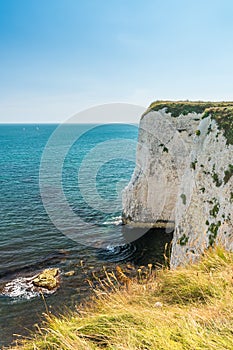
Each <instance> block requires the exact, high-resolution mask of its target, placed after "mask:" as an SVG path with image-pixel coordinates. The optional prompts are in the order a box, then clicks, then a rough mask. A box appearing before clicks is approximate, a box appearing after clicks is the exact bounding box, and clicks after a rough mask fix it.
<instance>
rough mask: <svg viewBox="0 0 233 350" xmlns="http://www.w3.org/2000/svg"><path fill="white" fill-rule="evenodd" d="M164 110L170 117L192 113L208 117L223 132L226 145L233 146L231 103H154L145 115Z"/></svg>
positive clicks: (232, 103) (232, 108)
mask: <svg viewBox="0 0 233 350" xmlns="http://www.w3.org/2000/svg"><path fill="white" fill-rule="evenodd" d="M164 108H166V112H167V113H171V116H172V117H179V115H181V114H183V115H187V114H188V113H193V112H195V113H198V114H199V113H200V114H203V116H202V118H206V117H208V116H210V117H211V119H214V120H215V121H216V122H217V124H218V125H219V128H220V130H223V133H224V136H225V137H226V139H227V143H228V144H233V102H210V101H209V102H204V101H155V102H152V103H151V105H150V106H149V108H148V110H147V111H146V113H148V112H149V111H151V110H153V111H159V110H161V109H164Z"/></svg>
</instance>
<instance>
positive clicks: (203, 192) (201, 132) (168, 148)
mask: <svg viewBox="0 0 233 350" xmlns="http://www.w3.org/2000/svg"><path fill="white" fill-rule="evenodd" d="M136 164H137V166H136V168H135V171H134V174H133V176H132V179H131V181H130V183H129V185H128V186H127V187H126V189H125V190H124V191H123V221H124V223H125V224H130V225H137V226H141V227H151V226H155V227H156V226H157V227H167V229H171V228H173V229H174V238H173V243H172V255H171V266H173V267H175V266H177V265H180V264H184V263H186V262H188V261H190V260H192V261H194V260H196V259H197V258H198V257H199V256H200V254H202V252H203V251H204V249H206V248H207V247H209V246H212V245H213V244H215V242H219V243H221V244H223V245H224V246H225V247H226V248H227V249H230V250H233V217H232V215H233V176H232V175H233V102H199V101H198V102H189V101H185V102H183V101H179V102H172V101H157V102H154V103H152V104H151V106H150V107H149V109H148V110H147V111H146V112H145V114H144V115H143V116H142V118H141V121H140V130H139V139H138V149H137V159H136Z"/></svg>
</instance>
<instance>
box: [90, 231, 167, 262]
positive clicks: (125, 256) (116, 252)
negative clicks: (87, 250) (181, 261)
mask: <svg viewBox="0 0 233 350" xmlns="http://www.w3.org/2000/svg"><path fill="white" fill-rule="evenodd" d="M122 234H123V236H124V237H125V240H126V241H128V242H131V243H128V244H126V245H124V246H119V247H116V248H115V249H113V250H109V251H106V250H99V252H98V254H97V255H98V258H99V259H100V260H105V261H109V262H118V263H119V262H132V263H133V264H134V265H136V266H140V265H147V264H149V263H151V264H153V265H164V264H165V263H167V261H166V262H165V256H167V257H169V255H170V250H171V241H172V239H173V231H171V232H167V230H166V229H163V228H151V229H145V228H137V227H130V226H127V225H123V226H122ZM164 255H165V256H164Z"/></svg>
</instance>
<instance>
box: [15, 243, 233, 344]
mask: <svg viewBox="0 0 233 350" xmlns="http://www.w3.org/2000/svg"><path fill="white" fill-rule="evenodd" d="M141 277H142V276H140V271H139V277H138V279H134V280H130V281H129V279H128V278H127V277H125V282H127V281H128V283H126V284H127V288H126V287H124V283H120V282H119V280H117V279H116V278H115V275H114V274H106V281H103V282H102V287H101V288H99V289H98V290H96V291H95V294H96V295H95V298H94V300H93V301H92V303H91V304H89V305H88V306H86V307H85V308H84V307H82V308H80V309H78V310H77V312H70V313H69V314H67V315H66V316H62V317H60V318H56V317H53V316H48V317H47V323H46V324H45V325H44V327H42V328H40V329H38V331H37V333H36V334H34V335H33V336H32V339H29V340H25V341H23V342H22V343H21V346H22V347H20V345H18V346H16V347H14V348H12V349H24V350H37V349H38V350H43V349H48V350H49V349H51V350H52V349H64V350H65V349H70V350H74V349H75V350H77V349H78V350H92V349H109V350H110V349H111V350H155V349H156V350H162V349H163V350H180V349H185V350H186V349H187V350H191V349H192V350H194V349H195V350H201V349H203V350H208V349H216V350H227V349H229V350H232V349H233V253H229V252H226V251H225V250H224V249H222V248H219V247H217V248H215V249H211V250H209V251H208V252H206V254H205V255H204V257H203V258H202V260H201V262H199V263H198V264H196V265H188V266H187V267H186V268H178V269H176V270H168V269H166V268H164V269H161V270H159V271H157V272H154V271H152V272H151V270H150V266H149V268H148V274H147V277H145V280H144V281H142V280H141ZM121 281H123V282H124V278H122V279H121ZM109 287H111V291H110V292H109Z"/></svg>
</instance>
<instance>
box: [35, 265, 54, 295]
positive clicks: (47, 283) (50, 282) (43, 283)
mask: <svg viewBox="0 0 233 350" xmlns="http://www.w3.org/2000/svg"><path fill="white" fill-rule="evenodd" d="M32 283H33V284H34V286H36V287H41V288H46V289H48V290H54V289H55V288H57V286H58V284H59V269H56V268H53V269H46V270H44V271H43V272H41V273H40V274H39V275H38V276H37V277H36V278H34V279H33V280H32Z"/></svg>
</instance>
